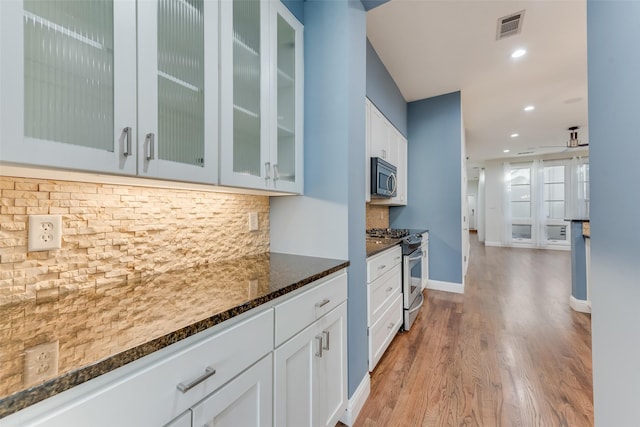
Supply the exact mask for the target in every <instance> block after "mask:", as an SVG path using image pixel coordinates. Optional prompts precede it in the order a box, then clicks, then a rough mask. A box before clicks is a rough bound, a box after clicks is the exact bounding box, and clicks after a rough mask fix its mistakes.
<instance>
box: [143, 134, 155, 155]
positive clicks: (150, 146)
mask: <svg viewBox="0 0 640 427" xmlns="http://www.w3.org/2000/svg"><path fill="white" fill-rule="evenodd" d="M144 144H145V145H144V150H145V153H146V154H145V157H146V158H147V160H153V159H154V157H155V155H156V148H155V146H156V135H155V134H154V133H152V132H150V133H148V134H147V136H146V137H145V139H144Z"/></svg>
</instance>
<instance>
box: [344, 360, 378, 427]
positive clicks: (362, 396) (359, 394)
mask: <svg viewBox="0 0 640 427" xmlns="http://www.w3.org/2000/svg"><path fill="white" fill-rule="evenodd" d="M370 392H371V377H370V376H369V373H368V372H367V374H366V375H365V376H364V378H363V379H362V381H361V382H360V385H359V386H358V388H357V389H356V391H355V392H354V393H353V396H351V399H349V402H348V403H347V409H346V410H345V411H344V413H343V414H342V418H340V422H341V423H342V424H345V425H348V426H352V425H354V424H355V422H356V418H358V415H359V414H360V411H361V410H362V407H363V406H364V404H365V402H366V401H367V399H368V398H369V393H370Z"/></svg>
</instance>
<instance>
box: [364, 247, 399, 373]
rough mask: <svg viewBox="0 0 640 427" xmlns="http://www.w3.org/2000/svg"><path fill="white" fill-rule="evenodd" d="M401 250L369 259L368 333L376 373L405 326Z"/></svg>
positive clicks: (370, 355)
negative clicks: (382, 359)
mask: <svg viewBox="0 0 640 427" xmlns="http://www.w3.org/2000/svg"><path fill="white" fill-rule="evenodd" d="M402 315H403V307H402V249H401V248H400V246H395V247H393V248H391V249H387V250H386V251H384V252H382V253H379V254H376V255H373V256H371V257H369V258H367V326H368V329H367V334H368V338H369V371H373V369H374V368H375V367H376V365H377V364H378V362H379V361H380V358H381V357H382V355H383V354H384V352H385V350H386V349H387V347H389V344H391V341H392V340H393V337H394V336H395V335H396V333H397V332H398V330H399V329H400V326H402Z"/></svg>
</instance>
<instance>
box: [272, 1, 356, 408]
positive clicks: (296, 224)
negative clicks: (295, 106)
mask: <svg viewBox="0 0 640 427" xmlns="http://www.w3.org/2000/svg"><path fill="white" fill-rule="evenodd" d="M304 19H305V30H304V31H305V34H304V48H305V52H304V53H305V122H304V126H305V128H304V150H305V151H304V164H305V171H304V172H305V177H304V179H305V195H304V196H291V197H272V198H271V199H270V204H271V225H270V226H271V236H270V238H271V250H272V251H274V252H284V253H294V254H303V255H312V256H324V257H329V258H340V259H349V261H350V263H351V265H350V267H349V270H348V273H349V294H348V297H349V300H348V316H349V317H348V353H349V354H348V362H349V396H352V395H353V393H354V391H355V390H356V388H357V387H358V385H359V384H360V382H361V381H362V379H363V378H364V377H365V376H366V375H367V373H368V364H367V360H368V346H367V287H366V249H365V239H364V236H365V217H366V214H365V194H364V188H365V182H364V178H365V177H364V174H365V171H364V168H365V163H364V161H363V159H364V158H365V153H366V150H365V103H364V98H365V94H366V68H365V67H366V42H365V41H366V14H365V11H364V8H363V6H362V3H360V1H359V0H355V1H353V0H331V1H326V0H308V1H305V2H304Z"/></svg>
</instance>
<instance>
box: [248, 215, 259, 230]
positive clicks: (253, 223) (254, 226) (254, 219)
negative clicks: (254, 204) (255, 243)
mask: <svg viewBox="0 0 640 427" xmlns="http://www.w3.org/2000/svg"><path fill="white" fill-rule="evenodd" d="M259 228H260V227H259V225H258V212H250V213H249V231H256V230H258V229H259Z"/></svg>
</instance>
